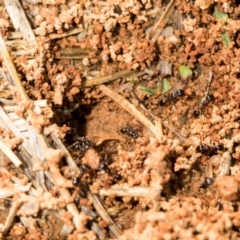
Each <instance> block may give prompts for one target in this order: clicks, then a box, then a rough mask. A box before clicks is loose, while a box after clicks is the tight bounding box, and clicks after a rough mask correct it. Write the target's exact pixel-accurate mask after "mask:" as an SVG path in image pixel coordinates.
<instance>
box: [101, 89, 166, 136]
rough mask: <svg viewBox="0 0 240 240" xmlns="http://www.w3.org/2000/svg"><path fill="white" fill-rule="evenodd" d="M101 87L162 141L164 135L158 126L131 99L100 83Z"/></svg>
mask: <svg viewBox="0 0 240 240" xmlns="http://www.w3.org/2000/svg"><path fill="white" fill-rule="evenodd" d="M99 89H100V90H101V91H103V92H104V93H105V94H106V95H107V96H109V97H110V98H112V99H113V100H114V101H115V102H117V103H118V104H119V105H120V106H122V107H123V108H124V109H125V110H127V111H128V112H129V113H130V114H132V115H133V116H134V117H135V118H137V119H138V121H139V122H141V123H142V124H143V125H144V126H145V127H146V128H147V129H149V130H150V131H151V132H152V134H153V135H154V136H155V137H156V139H157V140H158V141H161V137H162V136H161V135H159V133H160V132H159V131H158V130H157V129H156V126H154V124H153V123H152V122H151V121H150V120H149V119H147V118H146V117H145V116H144V115H143V114H142V113H141V112H140V111H138V110H137V109H136V108H135V107H134V106H133V105H132V104H131V103H130V102H129V101H127V100H126V99H125V98H124V97H122V96H121V95H119V94H118V93H116V92H114V91H113V90H111V89H110V88H108V87H106V86H104V85H100V86H99Z"/></svg>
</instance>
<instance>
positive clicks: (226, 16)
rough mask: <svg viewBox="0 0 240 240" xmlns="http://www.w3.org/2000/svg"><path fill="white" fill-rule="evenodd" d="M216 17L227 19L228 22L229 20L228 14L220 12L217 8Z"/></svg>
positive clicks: (215, 9)
mask: <svg viewBox="0 0 240 240" xmlns="http://www.w3.org/2000/svg"><path fill="white" fill-rule="evenodd" d="M214 16H215V17H216V18H217V19H226V20H227V19H228V14H227V13H222V12H219V11H218V8H217V6H215V7H214Z"/></svg>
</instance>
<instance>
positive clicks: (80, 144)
mask: <svg viewBox="0 0 240 240" xmlns="http://www.w3.org/2000/svg"><path fill="white" fill-rule="evenodd" d="M65 139H66V140H68V141H74V143H73V144H72V145H71V146H69V147H68V149H70V148H73V147H74V148H75V150H76V151H79V152H81V153H84V152H85V151H87V150H88V149H89V148H91V147H92V145H93V144H92V142H91V141H90V140H88V139H87V138H86V137H79V136H78V135H77V134H76V133H75V131H72V130H70V131H68V132H67V134H66V137H65Z"/></svg>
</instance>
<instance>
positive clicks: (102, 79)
mask: <svg viewBox="0 0 240 240" xmlns="http://www.w3.org/2000/svg"><path fill="white" fill-rule="evenodd" d="M132 73H134V72H133V71H131V70H123V71H119V72H117V73H113V74H110V75H107V76H103V77H96V78H92V79H89V80H87V81H85V82H84V83H83V87H90V86H95V85H100V84H103V83H107V82H110V81H113V80H116V79H118V78H122V77H125V76H127V75H130V74H132Z"/></svg>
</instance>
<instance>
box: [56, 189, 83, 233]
mask: <svg viewBox="0 0 240 240" xmlns="http://www.w3.org/2000/svg"><path fill="white" fill-rule="evenodd" d="M59 192H60V194H61V197H63V199H65V200H66V201H68V200H69V198H70V197H71V195H70V193H69V192H68V190H67V189H65V188H60V189H59ZM67 210H68V211H69V212H70V213H71V214H72V216H73V224H74V226H75V228H76V229H78V228H79V226H80V215H79V212H78V210H77V207H76V205H75V204H73V203H69V204H67Z"/></svg>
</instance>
